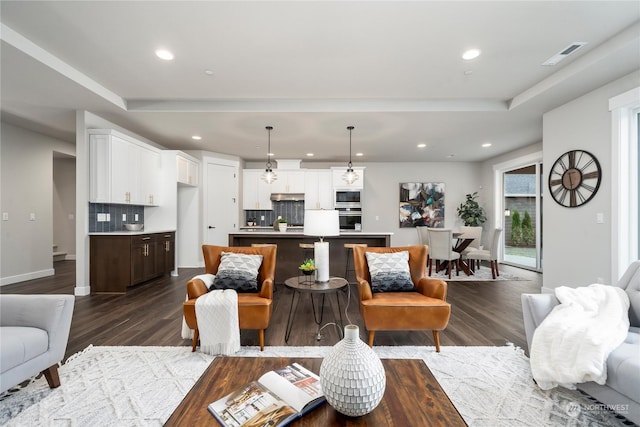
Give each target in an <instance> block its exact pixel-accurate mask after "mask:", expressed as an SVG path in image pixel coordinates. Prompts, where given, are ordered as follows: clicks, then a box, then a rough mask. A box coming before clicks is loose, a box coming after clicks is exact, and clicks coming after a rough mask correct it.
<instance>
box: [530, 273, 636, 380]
mask: <svg viewBox="0 0 640 427" xmlns="http://www.w3.org/2000/svg"><path fill="white" fill-rule="evenodd" d="M556 297H557V298H558V300H559V301H560V304H559V305H557V306H555V307H554V308H553V310H552V311H551V313H549V315H548V316H547V317H546V318H545V319H544V320H543V321H542V323H541V324H540V326H538V328H537V329H536V330H535V332H534V334H533V339H532V342H531V349H530V350H531V357H530V359H531V373H532V374H533V378H534V379H535V380H536V382H537V383H538V386H540V388H542V389H543V390H548V389H551V388H553V387H556V386H558V385H561V386H563V387H566V388H569V389H575V388H576V386H575V384H576V383H582V382H587V381H595V382H596V383H598V384H604V383H605V382H606V380H607V357H609V354H610V353H611V351H613V350H614V349H615V348H616V347H618V346H619V345H620V344H621V343H622V342H624V340H625V338H626V336H627V333H628V331H629V312H628V311H629V297H628V296H627V294H626V292H625V291H624V290H622V289H620V288H617V287H615V286H606V285H599V284H594V285H590V286H587V287H580V288H570V287H567V286H561V287H559V288H556Z"/></svg>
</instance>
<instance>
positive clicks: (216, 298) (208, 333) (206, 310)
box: [182, 274, 240, 356]
mask: <svg viewBox="0 0 640 427" xmlns="http://www.w3.org/2000/svg"><path fill="white" fill-rule="evenodd" d="M193 279H200V280H202V281H203V282H204V284H205V285H206V286H207V288H211V285H212V284H213V280H214V279H215V276H214V275H213V274H200V275H198V276H195V277H194V278H193ZM193 279H192V280H193ZM187 298H188V296H187ZM195 308H196V320H197V322H198V330H199V332H200V350H201V351H202V352H204V353H208V354H211V355H214V356H215V355H218V354H226V355H229V354H234V353H235V352H237V351H238V350H240V324H239V321H238V294H237V293H236V291H234V290H224V291H221V290H214V291H210V292H209V293H206V294H204V295H201V296H200V297H199V298H198V299H196V304H195ZM182 338H184V339H189V338H191V339H193V330H191V329H189V327H188V326H187V323H186V322H185V321H184V318H183V319H182Z"/></svg>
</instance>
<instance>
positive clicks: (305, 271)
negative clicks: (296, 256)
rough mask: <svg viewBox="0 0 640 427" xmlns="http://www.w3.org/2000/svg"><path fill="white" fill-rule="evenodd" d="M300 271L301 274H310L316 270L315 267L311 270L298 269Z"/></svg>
mask: <svg viewBox="0 0 640 427" xmlns="http://www.w3.org/2000/svg"><path fill="white" fill-rule="evenodd" d="M299 270H300V271H302V274H304V275H305V276H311V275H312V274H313V273H315V272H316V270H315V268H314V269H313V270H303V269H301V268H300V269H299Z"/></svg>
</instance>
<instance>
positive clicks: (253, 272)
mask: <svg viewBox="0 0 640 427" xmlns="http://www.w3.org/2000/svg"><path fill="white" fill-rule="evenodd" d="M261 264H262V255H247V254H239V253H235V252H222V255H221V258H220V265H219V266H218V273H217V274H216V278H215V279H214V280H213V285H212V286H211V288H210V290H214V289H235V290H236V292H257V291H258V269H259V268H260V265H261Z"/></svg>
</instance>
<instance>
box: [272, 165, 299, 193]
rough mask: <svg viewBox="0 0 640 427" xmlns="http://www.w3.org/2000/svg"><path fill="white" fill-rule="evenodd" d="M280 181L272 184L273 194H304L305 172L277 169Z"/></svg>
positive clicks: (277, 180)
mask: <svg viewBox="0 0 640 427" xmlns="http://www.w3.org/2000/svg"><path fill="white" fill-rule="evenodd" d="M275 173H276V176H277V177H278V179H276V181H275V182H274V183H273V184H271V185H272V187H273V189H272V191H271V192H272V193H304V179H305V174H306V172H305V171H304V170H284V169H275Z"/></svg>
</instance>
